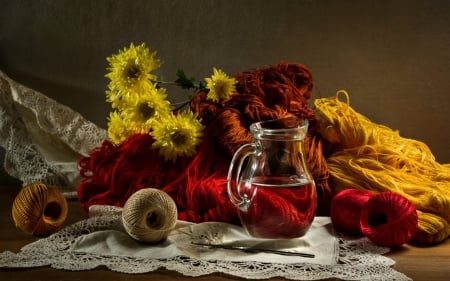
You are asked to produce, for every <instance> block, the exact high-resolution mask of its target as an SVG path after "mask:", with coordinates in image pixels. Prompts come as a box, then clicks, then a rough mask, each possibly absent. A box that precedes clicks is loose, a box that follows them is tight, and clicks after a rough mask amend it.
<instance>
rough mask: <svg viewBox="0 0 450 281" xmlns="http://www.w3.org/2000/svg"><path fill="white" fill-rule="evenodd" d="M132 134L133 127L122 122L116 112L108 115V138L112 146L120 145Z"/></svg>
mask: <svg viewBox="0 0 450 281" xmlns="http://www.w3.org/2000/svg"><path fill="white" fill-rule="evenodd" d="M133 134H134V130H133V127H131V126H130V125H129V124H128V123H127V122H125V121H124V119H123V117H122V115H121V114H120V112H118V111H113V112H110V113H109V118H108V136H109V138H110V139H111V141H112V142H113V143H114V144H120V143H122V142H124V141H125V140H126V139H127V138H129V137H130V136H132V135H133Z"/></svg>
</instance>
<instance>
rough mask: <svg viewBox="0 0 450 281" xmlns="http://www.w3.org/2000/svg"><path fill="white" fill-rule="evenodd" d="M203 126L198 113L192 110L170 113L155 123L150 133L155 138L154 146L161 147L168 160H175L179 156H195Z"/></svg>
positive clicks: (161, 153) (161, 151)
mask: <svg viewBox="0 0 450 281" xmlns="http://www.w3.org/2000/svg"><path fill="white" fill-rule="evenodd" d="M203 128H204V126H203V125H202V124H201V122H200V120H199V119H198V118H197V114H195V113H193V112H192V111H190V110H184V111H181V112H179V113H178V114H177V115H174V114H170V115H168V116H167V117H166V118H163V119H161V120H160V122H157V123H155V124H154V125H153V131H152V132H151V133H150V134H151V135H152V136H153V137H154V138H155V142H154V143H153V147H154V148H156V149H159V153H160V155H162V156H163V157H164V159H165V160H166V161H168V160H172V161H175V159H176V158H177V157H178V156H187V157H190V156H193V155H195V153H196V152H197V151H196V147H197V145H198V144H199V143H200V141H201V136H202V130H203Z"/></svg>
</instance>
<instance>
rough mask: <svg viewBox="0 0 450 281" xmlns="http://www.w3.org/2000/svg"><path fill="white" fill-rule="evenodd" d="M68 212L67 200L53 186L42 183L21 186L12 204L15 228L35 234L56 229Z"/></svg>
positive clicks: (38, 234) (47, 232) (48, 232)
mask: <svg viewBox="0 0 450 281" xmlns="http://www.w3.org/2000/svg"><path fill="white" fill-rule="evenodd" d="M67 213H68V205H67V200H66V198H65V197H64V195H63V194H62V193H61V192H60V191H59V190H58V189H57V188H56V187H53V186H47V185H45V184H42V183H36V184H30V185H27V186H25V187H23V188H22V190H21V191H20V192H19V194H17V196H16V198H15V199H14V202H13V205H12V217H13V220H14V223H15V224H16V226H17V228H19V229H21V230H22V231H24V232H26V233H29V234H33V235H36V236H41V235H48V234H52V233H54V232H55V231H57V230H58V229H59V228H60V227H61V226H62V225H63V223H64V222H65V220H66V218H67Z"/></svg>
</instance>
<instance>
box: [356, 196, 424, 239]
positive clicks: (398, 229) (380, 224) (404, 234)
mask: <svg viewBox="0 0 450 281" xmlns="http://www.w3.org/2000/svg"><path fill="white" fill-rule="evenodd" d="M360 223H361V230H362V232H363V234H364V235H365V236H367V238H369V239H370V240H371V241H372V242H373V243H375V244H377V245H380V246H385V247H396V246H401V245H403V244H405V243H408V242H409V241H410V240H411V239H412V237H413V236H414V234H415V232H416V230H417V224H418V217H417V211H416V208H415V206H414V204H412V203H411V202H410V201H409V200H408V199H407V198H405V197H403V196H401V195H399V194H396V193H393V192H382V193H379V194H377V195H375V196H374V197H372V198H370V199H369V201H367V203H366V204H365V205H364V206H363V208H362V210H361V218H360Z"/></svg>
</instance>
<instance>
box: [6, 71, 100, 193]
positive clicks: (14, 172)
mask: <svg viewBox="0 0 450 281" xmlns="http://www.w3.org/2000/svg"><path fill="white" fill-rule="evenodd" d="M106 138H107V132H106V130H104V129H101V128H99V127H98V126H96V125H95V124H93V123H92V122H90V121H88V120H87V119H85V118H84V117H82V116H81V115H80V114H79V113H77V112H76V111H74V110H72V109H71V108H69V107H67V106H64V105H62V104H59V103H58V102H56V101H55V100H53V99H51V98H49V97H47V96H45V95H43V94H42V93H40V92H38V91H35V90H33V89H30V88H27V87H25V86H23V85H21V84H19V83H17V82H15V81H13V80H12V79H10V78H9V77H8V76H6V75H5V74H4V73H3V72H1V71H0V146H1V147H3V148H4V149H5V156H4V157H5V159H4V169H5V171H6V172H7V173H8V174H9V175H10V176H12V177H14V178H17V179H19V180H21V181H22V182H23V184H24V185H27V184H32V183H36V182H42V183H45V184H49V185H53V186H56V187H58V188H60V189H61V191H63V192H66V193H71V192H72V193H73V192H74V191H75V189H76V186H77V184H78V182H79V180H80V177H79V170H78V167H77V163H78V160H79V158H80V157H81V156H87V155H88V154H89V151H90V150H91V149H92V148H94V147H97V146H99V145H100V144H101V142H102V141H103V140H105V139H106Z"/></svg>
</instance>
